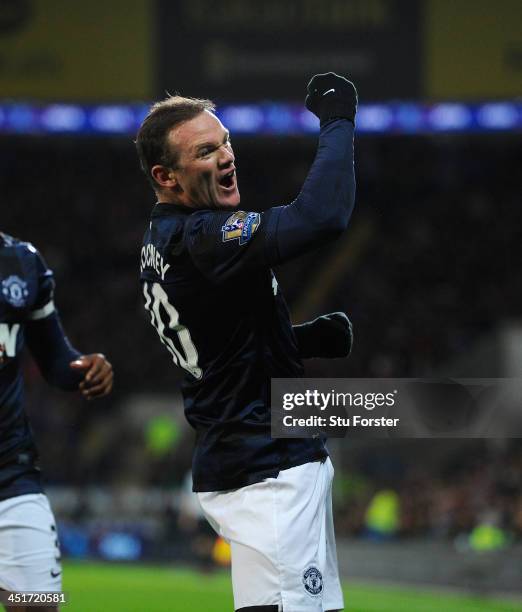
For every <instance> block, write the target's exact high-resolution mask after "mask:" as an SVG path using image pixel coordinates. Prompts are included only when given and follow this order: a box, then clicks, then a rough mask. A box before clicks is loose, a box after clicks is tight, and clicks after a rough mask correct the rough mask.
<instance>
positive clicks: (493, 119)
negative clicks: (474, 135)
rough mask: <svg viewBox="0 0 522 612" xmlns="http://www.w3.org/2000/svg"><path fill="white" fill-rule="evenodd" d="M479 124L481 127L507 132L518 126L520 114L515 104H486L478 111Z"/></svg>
mask: <svg viewBox="0 0 522 612" xmlns="http://www.w3.org/2000/svg"><path fill="white" fill-rule="evenodd" d="M477 122H478V124H479V125H480V126H481V127H485V128H489V129H493V130H494V129H497V130H506V129H509V128H513V127H515V126H516V125H517V123H518V112H517V109H516V107H515V105H514V104H506V103H502V102H498V103H491V104H484V106H481V107H480V108H479V109H478V111H477Z"/></svg>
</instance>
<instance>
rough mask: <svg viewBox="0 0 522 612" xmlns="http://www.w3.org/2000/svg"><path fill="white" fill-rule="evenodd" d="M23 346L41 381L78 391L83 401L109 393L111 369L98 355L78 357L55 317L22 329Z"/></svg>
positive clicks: (102, 356)
mask: <svg viewBox="0 0 522 612" xmlns="http://www.w3.org/2000/svg"><path fill="white" fill-rule="evenodd" d="M26 340H27V345H28V347H29V349H30V351H31V353H32V355H33V357H34V358H35V360H36V363H37V364H38V367H39V368H40V371H41V372H42V375H43V377H44V378H45V380H46V381H47V382H48V383H49V384H51V385H53V386H56V387H59V388H60V389H63V390H66V391H76V390H80V391H81V393H82V394H83V395H84V396H85V397H86V398H87V399H91V398H95V397H102V396H104V395H107V394H108V393H109V392H110V391H111V389H112V381H113V373H112V366H111V364H110V363H109V362H108V361H107V359H106V358H105V357H104V355H102V354H101V353H94V354H90V355H81V354H80V353H79V352H78V351H77V350H76V349H74V348H73V347H72V345H71V343H70V342H69V339H68V338H67V336H66V335H65V332H64V330H63V327H62V325H61V322H60V318H59V316H58V313H57V312H56V311H54V312H53V313H52V314H50V315H49V316H48V317H45V318H43V319H37V320H33V321H30V322H28V323H27V325H26Z"/></svg>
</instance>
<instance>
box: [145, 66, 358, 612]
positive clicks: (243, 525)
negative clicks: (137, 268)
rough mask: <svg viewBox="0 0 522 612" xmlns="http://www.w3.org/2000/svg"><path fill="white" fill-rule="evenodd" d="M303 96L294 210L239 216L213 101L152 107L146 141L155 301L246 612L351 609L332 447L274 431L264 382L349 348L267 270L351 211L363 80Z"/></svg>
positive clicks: (200, 487) (335, 80)
mask: <svg viewBox="0 0 522 612" xmlns="http://www.w3.org/2000/svg"><path fill="white" fill-rule="evenodd" d="M306 106H307V108H308V109H309V110H311V111H312V112H314V113H315V114H316V115H317V116H318V117H319V119H320V125H321V129H320V135H319V148H318V151H317V156H316V158H315V161H314V163H313V166H312V168H311V170H310V172H309V174H308V177H307V179H306V181H305V183H304V185H303V188H302V191H301V193H300V194H299V195H298V197H297V198H296V199H295V200H294V201H293V202H292V203H291V204H289V205H287V206H278V207H274V208H270V209H269V210H267V211H266V212H264V213H261V214H260V213H257V212H248V210H247V211H244V210H238V206H239V201H240V196H239V191H238V184H237V177H236V165H235V156H234V152H233V149H232V145H231V142H230V135H229V133H228V130H227V129H226V128H225V126H223V125H222V123H221V122H220V121H219V119H218V118H217V117H216V115H215V114H214V105H213V104H212V102H210V101H209V100H199V99H192V98H184V97H181V96H174V97H170V98H167V99H166V100H163V101H162V102H158V103H157V104H155V105H154V106H152V108H151V110H150V112H149V114H148V116H147V117H146V118H145V120H144V121H143V123H142V125H141V127H140V130H139V132H138V135H137V140H136V145H137V150H138V155H139V158H140V162H141V165H142V168H143V170H144V171H145V173H146V175H147V177H148V179H149V181H150V182H151V184H152V187H153V189H154V191H155V193H156V196H157V199H158V203H157V204H156V205H155V207H154V209H153V211H152V218H151V221H150V225H149V228H148V229H147V231H146V232H145V236H144V241H143V247H142V250H141V283H142V288H143V293H144V298H145V308H146V309H147V310H148V312H149V314H150V319H151V323H152V325H153V326H154V327H155V328H156V331H157V333H158V334H159V337H160V340H161V342H162V343H163V344H164V345H165V346H166V348H167V349H168V350H169V352H170V353H171V356H172V359H173V361H174V363H175V364H176V365H178V366H180V367H182V368H184V369H185V370H186V375H185V378H184V382H183V384H182V392H183V396H184V403H185V413H186V417H187V419H188V421H189V422H190V424H191V425H192V426H193V427H194V428H195V430H196V433H197V441H196V447H195V451H194V456H193V463H192V470H193V480H194V490H195V491H196V492H197V493H198V497H199V500H200V502H201V505H202V508H203V511H204V512H205V515H206V517H207V519H208V520H209V522H210V523H211V524H212V525H213V527H214V528H215V529H216V531H217V532H218V533H219V534H220V535H221V536H222V537H224V538H225V539H226V540H227V541H229V542H230V544H231V550H232V583H233V592H234V604H235V609H236V610H241V611H242V612H246V611H257V612H277V611H281V610H284V612H306V611H314V612H319V611H321V612H323V611H326V610H328V611H333V610H339V609H341V608H342V607H343V598H342V592H341V587H340V583H339V577H338V569H337V557H336V551H335V538H334V531H333V520H332V508H331V480H332V477H333V468H332V464H331V462H330V459H329V458H328V452H327V450H326V448H325V445H324V443H323V441H322V440H320V439H272V438H271V435H270V431H271V428H270V379H271V378H272V377H300V376H302V375H303V365H302V359H303V358H309V357H342V356H346V355H347V354H348V353H349V350H350V346H351V327H350V324H349V321H348V318H347V317H346V315H344V314H342V313H334V314H333V315H326V316H324V317H319V318H318V319H316V320H315V321H313V322H311V323H308V324H305V325H303V326H295V327H292V324H291V322H290V318H289V313H288V309H287V307H286V304H285V301H284V299H283V296H282V295H281V292H280V290H279V288H278V285H277V281H276V279H275V276H274V274H273V272H272V270H271V268H272V266H273V265H275V264H280V263H283V262H285V261H288V260H290V259H292V258H295V257H297V256H298V255H301V254H302V253H305V252H308V251H310V250H312V249H314V248H316V247H318V246H320V245H323V244H325V243H328V242H330V241H331V240H332V239H334V238H337V237H338V236H339V235H340V234H341V233H342V232H343V231H344V229H345V228H346V226H347V224H348V220H349V218H350V215H351V212H352V208H353V205H354V197H355V178H354V162H353V134H354V120H355V113H356V107H357V94H356V91H355V88H354V86H353V84H352V83H351V82H349V81H348V80H346V79H345V78H343V77H340V76H338V75H336V74H333V73H327V74H322V75H316V76H315V77H314V78H313V79H312V80H311V81H310V83H309V84H308V95H307V97H306ZM267 163H272V164H273V165H274V167H273V171H274V173H277V172H284V169H283V168H280V167H278V166H277V162H276V161H275V160H272V161H270V160H267Z"/></svg>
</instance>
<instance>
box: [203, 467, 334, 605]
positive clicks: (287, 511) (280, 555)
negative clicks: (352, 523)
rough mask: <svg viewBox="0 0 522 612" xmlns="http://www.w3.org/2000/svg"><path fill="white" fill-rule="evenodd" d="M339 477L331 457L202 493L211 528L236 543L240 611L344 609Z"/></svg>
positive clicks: (236, 601)
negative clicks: (336, 503) (336, 515)
mask: <svg viewBox="0 0 522 612" xmlns="http://www.w3.org/2000/svg"><path fill="white" fill-rule="evenodd" d="M333 474H334V469H333V466H332V463H331V461H330V459H329V458H328V459H326V461H325V462H320V461H315V462H312V463H305V464H304V465H299V466H297V467H293V468H290V469H287V470H282V471H281V472H280V473H279V476H278V477H277V478H267V479H266V480H264V481H262V482H258V483H255V484H252V485H249V486H246V487H242V488H240V489H233V490H231V491H214V492H210V493H198V498H199V501H200V503H201V506H202V508H203V511H204V513H205V516H206V517H207V519H208V521H209V522H210V524H211V525H212V526H213V527H214V529H215V530H216V531H217V533H218V534H219V535H221V536H222V537H223V538H225V540H227V541H228V542H230V546H231V551H232V588H233V592H234V607H235V609H236V610H243V609H245V612H246V610H249V609H250V608H252V610H256V606H260V607H261V606H274V607H273V608H272V609H273V610H278V611H281V610H282V611H283V612H325V611H327V610H341V609H342V608H343V595H342V591H341V585H340V582H339V572H338V567H337V553H336V549H335V534H334V526H333V517H332V479H333ZM260 609H263V608H260ZM264 609H267V610H268V609H270V608H264Z"/></svg>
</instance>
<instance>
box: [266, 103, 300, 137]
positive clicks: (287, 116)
mask: <svg viewBox="0 0 522 612" xmlns="http://www.w3.org/2000/svg"><path fill="white" fill-rule="evenodd" d="M265 119H266V126H267V130H268V131H269V132H277V133H279V134H284V133H291V132H294V131H296V125H295V122H294V118H293V115H292V113H291V111H290V109H289V108H288V107H287V106H286V105H284V104H273V105H271V106H269V107H267V109H266V117H265Z"/></svg>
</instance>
